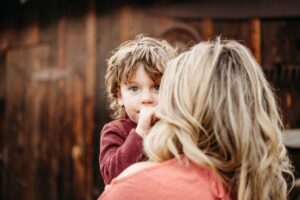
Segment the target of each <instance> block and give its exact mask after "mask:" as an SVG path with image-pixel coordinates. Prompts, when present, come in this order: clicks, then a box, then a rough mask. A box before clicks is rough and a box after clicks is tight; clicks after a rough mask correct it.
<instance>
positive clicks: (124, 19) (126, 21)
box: [120, 6, 131, 42]
mask: <svg viewBox="0 0 300 200" xmlns="http://www.w3.org/2000/svg"><path fill="white" fill-rule="evenodd" d="M130 18H131V16H130V8H129V7H128V6H124V7H123V8H122V9H121V11H120V42H124V41H126V40H129V39H130V30H129V25H130V23H131V20H130Z"/></svg>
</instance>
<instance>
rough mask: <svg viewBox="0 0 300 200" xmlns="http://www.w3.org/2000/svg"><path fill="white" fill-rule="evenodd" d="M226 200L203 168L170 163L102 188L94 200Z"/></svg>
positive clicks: (219, 184) (218, 182)
mask: <svg viewBox="0 0 300 200" xmlns="http://www.w3.org/2000/svg"><path fill="white" fill-rule="evenodd" d="M160 199H163V200H185V199H187V200H196V199H197V200H199V199H203V200H216V199H223V200H230V199H231V198H230V195H229V194H228V193H227V192H226V189H225V187H224V185H223V183H222V180H221V178H220V177H218V176H217V175H215V174H214V173H213V172H212V171H211V170H210V169H208V168H207V167H199V166H197V165H195V164H192V163H191V162H190V164H189V165H186V164H183V163H182V162H179V161H178V160H177V159H175V158H174V159H171V160H168V161H165V162H163V163H160V164H157V165H153V166H150V167H148V168H144V169H142V170H140V171H137V172H134V173H132V174H130V175H128V176H123V177H121V178H117V179H114V180H113V181H112V182H111V184H110V185H106V187H105V190H104V192H103V193H102V195H101V196H100V197H99V198H98V200H160Z"/></svg>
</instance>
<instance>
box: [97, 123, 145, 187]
mask: <svg viewBox="0 0 300 200" xmlns="http://www.w3.org/2000/svg"><path fill="white" fill-rule="evenodd" d="M125 131H126V130H125V129H122V128H121V127H118V126H113V125H112V124H107V125H105V126H104V127H103V129H102V134H101V139H100V154H99V164H100V172H101V174H102V177H103V180H104V183H105V184H109V183H110V182H111V180H112V179H113V178H115V177H116V176H118V175H119V174H120V173H121V172H122V171H123V170H124V169H126V168H127V167H128V166H129V165H131V164H133V163H136V162H138V161H139V160H140V158H141V157H142V152H143V147H142V137H140V136H139V135H138V134H137V133H136V132H135V130H134V129H131V130H128V131H129V134H128V133H125ZM127 134H128V136H127Z"/></svg>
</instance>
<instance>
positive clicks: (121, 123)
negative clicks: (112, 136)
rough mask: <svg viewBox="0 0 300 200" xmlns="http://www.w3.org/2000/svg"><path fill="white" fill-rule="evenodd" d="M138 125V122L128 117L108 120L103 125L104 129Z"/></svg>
mask: <svg viewBox="0 0 300 200" xmlns="http://www.w3.org/2000/svg"><path fill="white" fill-rule="evenodd" d="M135 127H136V123H135V122H133V121H131V120H130V119H128V118H125V119H115V120H113V121H111V122H108V123H107V124H105V125H104V126H103V130H107V129H125V130H127V129H132V128H135Z"/></svg>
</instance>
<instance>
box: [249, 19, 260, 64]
mask: <svg viewBox="0 0 300 200" xmlns="http://www.w3.org/2000/svg"><path fill="white" fill-rule="evenodd" d="M250 26H251V28H250V30H251V36H250V37H251V47H250V48H251V51H252V53H253V55H254V57H255V58H256V61H257V62H258V63H261V23H260V19H252V20H251V22H250Z"/></svg>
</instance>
